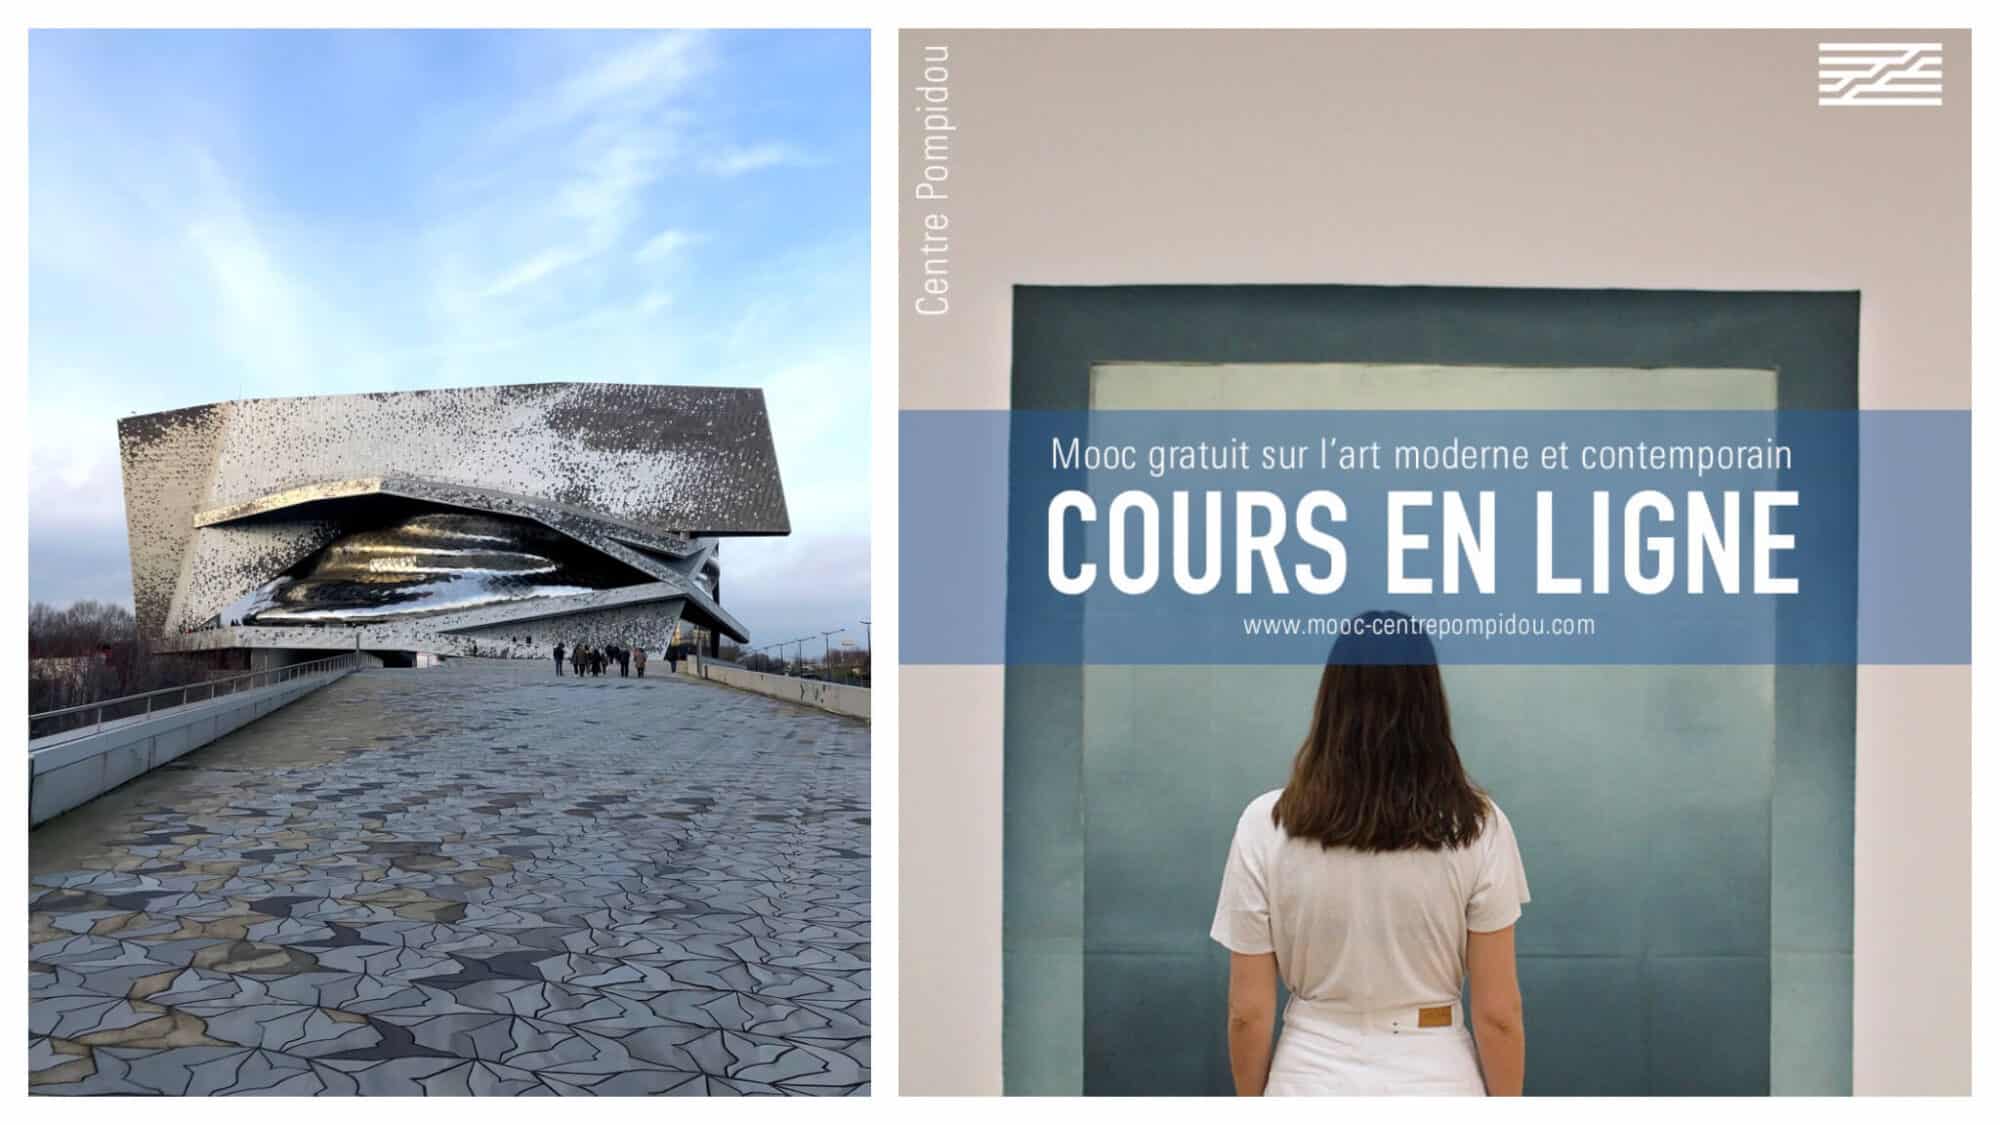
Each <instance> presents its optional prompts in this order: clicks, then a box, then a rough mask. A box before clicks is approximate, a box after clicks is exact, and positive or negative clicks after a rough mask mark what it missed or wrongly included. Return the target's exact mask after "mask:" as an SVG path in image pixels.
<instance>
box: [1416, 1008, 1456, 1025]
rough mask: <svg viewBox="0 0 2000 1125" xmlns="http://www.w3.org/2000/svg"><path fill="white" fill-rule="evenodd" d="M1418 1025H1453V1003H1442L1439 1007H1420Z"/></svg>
mask: <svg viewBox="0 0 2000 1125" xmlns="http://www.w3.org/2000/svg"><path fill="white" fill-rule="evenodd" d="M1417 1026H1418V1027H1450V1026H1451V1005H1449V1004H1444V1005H1440V1006H1439V1007H1436V1008H1418V1009H1417Z"/></svg>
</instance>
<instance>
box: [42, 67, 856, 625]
mask: <svg viewBox="0 0 2000 1125" xmlns="http://www.w3.org/2000/svg"><path fill="white" fill-rule="evenodd" d="M868 159H869V145H868V38H867V34H866V33H865V32H796V31H785V32H703V33H685V34H684V33H658V32H644V33H640V32H554V33H552V32H491V33H489V32H462V31H427V32H362V31H356V32H254V33H238V32H227V33H223V32H216V33H210V32H36V33H34V34H33V36H32V37H31V39H30V50H29V381H28V410H29V418H28V421H29V427H28V428H29V433H30V435H31V451H30V456H31V468H30V478H29V480H30V484H29V531H30V535H29V594H30V597H32V598H34V599H38V600H44V601H52V602H58V603H65V602H68V601H70V600H73V599H76V598H86V597H89V598H99V599H105V600H116V601H121V602H124V603H126V604H130V600H131V579H130V572H129V567H128V563H127V557H126V543H125V522H124V507H123V493H122V486H121V483H120V479H119V467H118V455H117V436H116V421H117V419H118V418H119V417H120V416H122V415H125V414H136V413H145V412H149V411H154V410H163V409H169V408H173V407H179V406H187V405H193V404H195V403H202V402H212V401H215V400H218V399H227V398H239V397H245V396H261V395H293V394H318V393H340V392H351V391H369V390H404V389H417V388H424V387H441V386H463V385H472V384H483V383H514V382H541V381H547V380H561V379H582V380H609V381H629V382H663V383H705V384H715V385H729V386H759V387H763V388H764V389H765V393H766V399H767V401H768V403H769V407H770V411H771V421H772V428H773V430H774V433H775V436H776V439H777V446H778V457H779V463H780V466H781V467H782V469H783V472H784V476H785V490H786V496H787V499H788V501H789V503H790V508H791V516H792V527H793V534H792V535H791V536H790V537H789V538H787V539H778V540H734V541H731V542H729V543H727V544H725V545H724V547H723V561H724V587H723V588H724V591H725V596H726V597H727V598H728V604H729V605H730V606H731V608H732V609H733V610H734V611H735V612H736V613H737V614H738V616H740V617H741V618H742V619H743V621H744V622H745V623H746V624H747V625H748V626H749V627H750V629H751V632H752V634H753V635H754V636H755V638H756V639H757V640H758V641H760V642H761V641H766V640H782V639H785V638H786V637H792V636H797V635H799V634H801V633H804V632H807V631H808V630H814V631H816V630H819V629H828V628H833V627H835V626H837V625H841V624H843V623H849V622H858V621H859V619H861V618H862V617H865V616H867V612H868V517H869V488H868V448H869V432H868V359H869V355H868V197H867V190H868ZM858 628H859V627H858V625H857V626H856V629H857V634H856V635H857V638H858V635H859V634H858Z"/></svg>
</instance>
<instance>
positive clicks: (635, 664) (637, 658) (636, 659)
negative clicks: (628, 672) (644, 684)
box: [632, 648, 646, 680]
mask: <svg viewBox="0 0 2000 1125" xmlns="http://www.w3.org/2000/svg"><path fill="white" fill-rule="evenodd" d="M632 670H633V671H635V672H637V673H638V674H639V678H640V679H642V680H643V679H645V678H646V650H645V649H643V648H635V649H633V650H632Z"/></svg>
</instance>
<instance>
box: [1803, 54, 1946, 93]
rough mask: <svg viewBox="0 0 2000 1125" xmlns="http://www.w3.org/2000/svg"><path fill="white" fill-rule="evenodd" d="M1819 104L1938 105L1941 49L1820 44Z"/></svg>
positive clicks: (1940, 91)
mask: <svg viewBox="0 0 2000 1125" xmlns="http://www.w3.org/2000/svg"><path fill="white" fill-rule="evenodd" d="M1819 104H1821V105H1855V106H1867V105H1943V104H1944V44H1942V43H1821V44H1820V45H1819Z"/></svg>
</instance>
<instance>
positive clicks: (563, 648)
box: [555, 641, 674, 677]
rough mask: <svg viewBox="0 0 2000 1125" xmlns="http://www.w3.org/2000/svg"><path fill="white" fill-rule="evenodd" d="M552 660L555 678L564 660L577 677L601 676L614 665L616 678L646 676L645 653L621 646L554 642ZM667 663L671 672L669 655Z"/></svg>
mask: <svg viewBox="0 0 2000 1125" xmlns="http://www.w3.org/2000/svg"><path fill="white" fill-rule="evenodd" d="M555 656H556V675H558V676H560V675H562V674H563V662H564V659H565V658H567V660H568V662H569V666H570V669H571V670H572V671H574V672H575V673H576V674H577V675H579V676H602V675H604V674H605V673H606V672H607V671H609V670H610V669H611V667H612V666H613V665H617V667H618V674H619V675H620V676H630V675H632V674H633V673H634V672H636V673H638V674H639V675H640V676H642V677H643V676H644V675H645V674H646V650H645V649H643V648H630V647H628V646H626V645H622V644H607V645H604V646H603V647H601V648H600V647H597V646H595V645H581V644H580V645H576V646H574V647H571V646H568V645H565V644H564V643H563V642H561V641H557V642H556V650H555ZM667 659H668V663H669V667H668V669H667V670H668V671H673V670H674V669H673V667H672V663H673V653H671V652H669V653H668V654H667Z"/></svg>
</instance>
